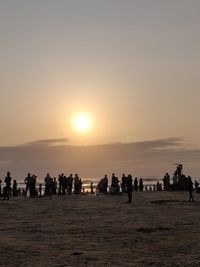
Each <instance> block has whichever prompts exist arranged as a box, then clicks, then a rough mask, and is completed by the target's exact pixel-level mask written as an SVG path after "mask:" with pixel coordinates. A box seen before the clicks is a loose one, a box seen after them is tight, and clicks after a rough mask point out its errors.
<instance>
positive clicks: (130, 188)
mask: <svg viewBox="0 0 200 267" xmlns="http://www.w3.org/2000/svg"><path fill="white" fill-rule="evenodd" d="M127 193H128V201H127V203H131V202H132V194H133V179H132V176H131V175H130V174H129V175H128V177H127Z"/></svg>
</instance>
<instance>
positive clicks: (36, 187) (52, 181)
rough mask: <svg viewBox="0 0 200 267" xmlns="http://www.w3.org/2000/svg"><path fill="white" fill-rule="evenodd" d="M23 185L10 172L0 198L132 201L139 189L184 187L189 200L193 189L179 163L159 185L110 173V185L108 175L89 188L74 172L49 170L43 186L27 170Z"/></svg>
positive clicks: (0, 184)
mask: <svg viewBox="0 0 200 267" xmlns="http://www.w3.org/2000/svg"><path fill="white" fill-rule="evenodd" d="M24 184H25V186H24V188H18V185H17V181H16V180H13V183H12V178H11V174H10V172H8V173H7V176H6V177H5V179H4V186H3V188H2V180H1V179H0V197H1V198H3V199H4V200H9V198H10V196H13V197H20V196H22V197H28V196H29V197H31V198H32V197H47V198H49V199H51V198H52V196H53V195H58V196H64V195H66V194H68V195H72V194H81V193H82V194H87V193H89V191H90V193H91V194H110V195H117V194H123V193H127V194H128V202H131V201H132V193H133V192H134V191H135V192H143V191H181V190H185V191H188V192H189V200H190V201H192V200H194V198H193V194H192V193H193V189H194V185H193V182H192V178H191V177H190V176H185V175H184V174H183V173H182V165H178V167H177V169H176V171H175V172H174V174H173V177H172V179H171V177H170V175H169V174H168V173H166V174H165V176H164V178H163V184H162V183H160V182H159V181H158V182H157V183H156V184H155V185H153V186H147V185H144V182H143V179H142V178H140V179H138V178H134V179H133V178H132V176H131V175H130V174H129V175H127V176H126V175H125V174H123V175H122V178H121V180H120V179H119V178H118V177H116V176H115V174H114V173H113V174H112V177H111V184H110V186H109V179H108V176H107V175H105V176H104V178H102V179H101V180H100V181H99V182H98V184H97V185H94V184H93V183H91V184H90V190H85V187H84V186H83V182H82V180H81V179H80V178H79V176H78V174H75V176H74V177H73V175H72V174H70V175H69V176H65V175H64V174H60V175H59V176H58V178H52V177H51V176H50V175H49V173H47V175H46V177H45V178H44V185H43V184H41V183H40V184H37V176H36V175H31V174H30V173H28V175H27V177H26V178H25V179H24ZM195 190H196V192H197V193H200V187H199V183H198V182H197V181H196V180H195Z"/></svg>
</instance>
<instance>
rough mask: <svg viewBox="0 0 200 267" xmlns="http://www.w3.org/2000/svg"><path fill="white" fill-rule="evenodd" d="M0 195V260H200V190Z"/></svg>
mask: <svg viewBox="0 0 200 267" xmlns="http://www.w3.org/2000/svg"><path fill="white" fill-rule="evenodd" d="M194 197H195V200H196V201H195V202H194V203H193V202H188V201H187V200H188V192H142V193H140V192H137V193H134V194H133V203H132V204H126V203H125V202H126V200H127V196H126V194H124V195H118V196H110V195H107V196H105V195H97V196H96V195H91V194H87V195H76V196H75V195H72V196H60V197H58V196H55V197H53V199H52V200H47V199H45V198H32V199H31V198H26V199H25V198H21V197H20V198H11V199H10V201H3V200H1V201H0V216H1V217H0V218H1V219H0V255H1V257H0V266H20V267H21V266H28V267H32V266H81V267H82V266H138V267H140V266H167V267H168V266H171V267H172V266H182V267H183V266H185V267H188V266H200V253H199V252H200V232H199V229H200V212H199V211H200V194H194Z"/></svg>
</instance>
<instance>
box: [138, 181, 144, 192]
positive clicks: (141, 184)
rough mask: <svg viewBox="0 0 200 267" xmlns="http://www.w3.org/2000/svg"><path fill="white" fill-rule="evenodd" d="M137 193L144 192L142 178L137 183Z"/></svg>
mask: <svg viewBox="0 0 200 267" xmlns="http://www.w3.org/2000/svg"><path fill="white" fill-rule="evenodd" d="M139 191H140V192H143V191H144V183H143V180H142V178H140V181H139Z"/></svg>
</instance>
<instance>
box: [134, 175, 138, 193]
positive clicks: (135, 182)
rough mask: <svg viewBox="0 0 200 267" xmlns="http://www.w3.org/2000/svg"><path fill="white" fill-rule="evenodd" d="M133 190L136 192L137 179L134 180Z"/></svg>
mask: <svg viewBox="0 0 200 267" xmlns="http://www.w3.org/2000/svg"><path fill="white" fill-rule="evenodd" d="M134 190H135V191H138V179H137V177H136V178H135V180H134Z"/></svg>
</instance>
